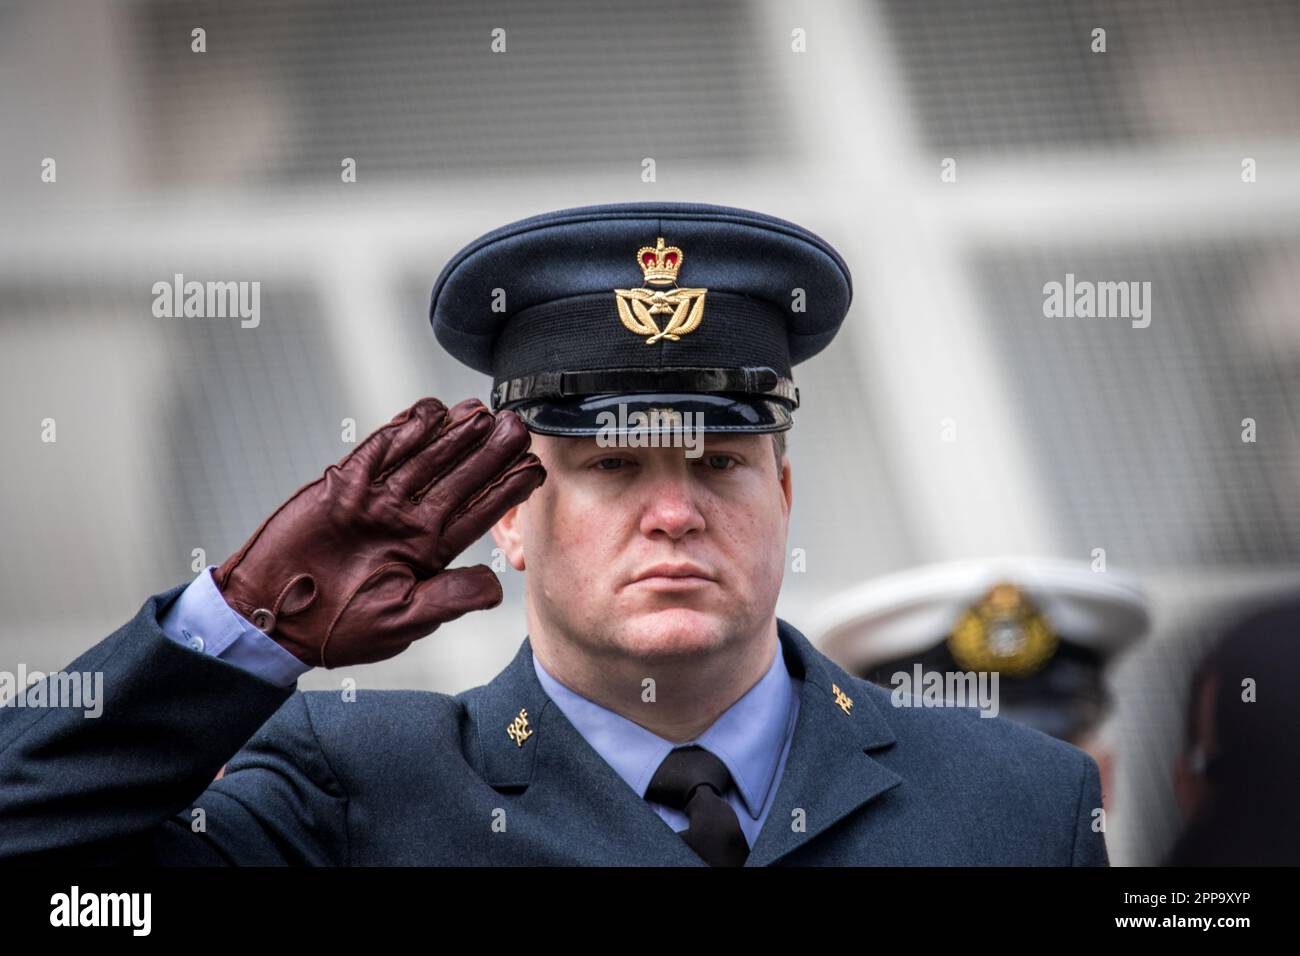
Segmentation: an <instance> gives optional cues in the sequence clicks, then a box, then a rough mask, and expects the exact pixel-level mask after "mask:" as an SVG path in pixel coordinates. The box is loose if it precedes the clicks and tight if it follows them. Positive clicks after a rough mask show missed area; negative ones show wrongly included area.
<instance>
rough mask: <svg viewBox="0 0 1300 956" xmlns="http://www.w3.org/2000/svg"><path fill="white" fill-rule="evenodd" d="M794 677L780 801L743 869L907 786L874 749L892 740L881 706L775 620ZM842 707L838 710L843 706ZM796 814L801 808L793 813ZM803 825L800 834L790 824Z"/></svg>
mask: <svg viewBox="0 0 1300 956" xmlns="http://www.w3.org/2000/svg"><path fill="white" fill-rule="evenodd" d="M777 634H778V636H779V637H780V638H781V646H782V649H783V653H784V654H785V657H786V664H787V666H788V667H789V668H790V672H791V673H792V674H795V675H797V676H802V677H803V689H802V693H801V696H800V698H799V716H798V718H797V720H796V721H795V729H794V739H793V740H792V741H791V743H790V753H789V755H788V756H787V757H786V764H785V770H784V771H783V772H782V774H781V783H780V785H779V787H778V789H777V794H776V799H775V801H774V802H773V804H772V809H771V811H770V812H769V814H768V817H767V820H766V821H765V822H764V824H763V829H762V831H761V832H760V833H759V836H758V839H757V840H756V841H755V843H754V848H753V850H752V851H751V852H750V854H749V858H748V859H747V860H746V861H745V865H746V866H767V865H769V864H771V863H774V862H776V861H777V860H779V859H780V858H781V857H783V856H785V855H787V854H789V853H791V852H792V851H794V850H796V849H798V848H799V847H800V846H802V845H804V844H805V843H807V842H808V841H809V840H811V839H812V838H813V837H815V836H817V834H819V833H821V832H823V831H824V830H826V829H827V828H829V827H831V826H832V825H834V824H835V823H836V822H837V821H839V820H840V819H842V818H843V817H845V816H846V815H847V814H849V813H852V812H853V811H854V810H856V809H858V807H861V806H862V805H863V804H865V803H867V802H869V801H870V800H873V799H875V798H876V797H878V796H879V795H880V794H882V793H884V792H885V791H887V790H889V789H890V788H891V787H894V786H897V785H898V784H899V783H900V782H902V778H901V777H900V776H898V774H896V773H894V772H893V771H892V770H889V769H888V768H887V767H885V766H884V765H883V764H881V763H879V762H877V761H876V760H874V759H873V758H872V757H871V756H870V755H869V752H870V751H875V750H880V749H881V748H884V747H888V746H890V745H892V744H893V743H894V742H895V738H894V734H893V732H892V731H891V730H890V729H889V725H888V724H887V723H886V722H885V719H884V717H882V716H881V714H880V712H879V710H877V708H876V705H875V704H874V703H873V702H872V701H871V700H870V699H869V698H867V696H866V695H865V694H857V695H856V699H853V700H852V703H849V702H848V700H846V699H844V697H842V696H840V695H837V694H836V692H835V691H836V688H838V689H839V691H840V692H841V693H842V694H844V695H849V696H850V697H852V696H853V688H852V685H851V681H850V679H849V678H848V675H847V674H845V673H844V672H843V671H840V670H839V668H838V667H836V666H835V665H834V664H832V663H831V662H830V661H829V660H828V659H827V658H826V657H825V656H823V655H822V654H821V653H820V652H819V651H818V650H817V649H816V648H814V647H813V646H812V644H811V643H810V642H809V641H808V639H807V638H806V637H804V636H803V635H802V634H800V633H799V631H798V630H796V629H795V628H794V627H793V626H791V625H790V624H788V623H786V622H785V621H782V620H780V619H778V620H777ZM840 702H842V703H843V706H841V703H840ZM796 811H800V812H799V813H798V815H796ZM800 819H801V820H802V823H803V827H802V829H798V828H796V827H794V826H793V825H792V824H793V823H794V822H795V821H796V820H800Z"/></svg>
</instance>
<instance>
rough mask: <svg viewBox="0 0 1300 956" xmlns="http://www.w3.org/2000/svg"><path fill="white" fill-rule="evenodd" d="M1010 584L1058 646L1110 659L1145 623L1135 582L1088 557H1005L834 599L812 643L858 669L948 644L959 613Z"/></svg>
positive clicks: (948, 565) (1144, 601)
mask: <svg viewBox="0 0 1300 956" xmlns="http://www.w3.org/2000/svg"><path fill="white" fill-rule="evenodd" d="M1004 583H1007V584H1014V585H1016V586H1017V587H1018V588H1019V589H1020V590H1021V591H1022V593H1024V595H1025V596H1026V597H1027V598H1028V599H1029V600H1030V601H1032V602H1033V603H1034V605H1035V606H1036V607H1037V608H1038V610H1039V611H1040V612H1041V613H1042V615H1043V616H1044V617H1045V618H1046V619H1047V621H1048V623H1049V625H1050V626H1051V628H1052V630H1053V631H1054V632H1055V633H1056V634H1058V635H1059V636H1060V637H1061V639H1062V640H1065V641H1069V642H1071V643H1074V644H1077V645H1080V646H1083V647H1086V648H1088V649H1090V650H1092V651H1094V652H1096V653H1097V654H1099V655H1100V656H1101V657H1102V658H1103V659H1109V658H1111V657H1113V656H1114V655H1116V654H1118V653H1120V652H1121V651H1123V650H1125V649H1126V648H1128V647H1130V646H1132V645H1133V644H1135V643H1136V642H1137V641H1138V640H1139V639H1141V637H1142V636H1143V635H1144V634H1145V633H1146V631H1147V629H1148V628H1149V626H1150V603H1149V601H1148V598H1147V595H1146V593H1145V591H1144V590H1143V588H1142V586H1141V584H1140V583H1139V582H1138V580H1137V578H1136V577H1134V576H1133V575H1131V574H1128V573H1125V572H1122V571H1111V570H1107V571H1094V570H1093V569H1092V566H1091V564H1090V563H1089V562H1087V561H1072V560H1067V559H1059V558H1042V557H1025V556H1016V557H1013V556H1006V557H996V558H981V559H974V560H963V561H952V562H945V563H942V564H930V565H925V566H922V567H918V568H911V569H908V570H906V571H901V572H898V573H895V574H889V575H885V576H883V577H878V578H873V579H872V580H870V581H866V582H864V583H863V584H861V585H858V586H857V587H854V588H852V589H850V590H848V591H846V592H844V593H842V594H840V595H838V596H836V597H834V598H832V599H830V600H829V601H828V602H827V603H826V604H825V605H824V607H823V608H822V610H821V612H820V613H819V614H818V615H816V616H815V617H814V619H813V620H812V621H811V622H810V624H809V628H808V634H809V637H810V638H811V639H812V640H813V642H814V643H816V644H817V646H818V647H819V648H820V649H821V650H822V651H823V653H825V654H826V655H827V656H829V657H831V658H833V659H834V660H836V661H837V662H838V663H839V664H840V665H841V666H843V667H845V668H847V669H849V670H854V671H856V672H858V673H864V672H865V671H867V670H868V669H870V668H871V667H873V666H875V665H877V664H880V663H883V662H885V661H891V660H896V659H898V658H902V657H906V656H909V655H912V654H917V653H920V652H922V651H924V650H926V649H927V648H930V647H933V646H934V645H936V644H938V643H941V642H942V641H944V640H945V639H946V638H947V636H948V635H949V634H950V633H951V632H952V630H953V628H954V626H956V624H957V623H958V621H959V620H960V618H961V616H962V614H963V613H964V612H965V611H966V610H968V609H969V608H970V607H972V606H973V605H975V604H976V603H978V602H979V601H980V600H981V599H982V598H983V597H984V596H985V595H987V594H988V592H989V591H990V589H992V588H993V587H994V586H995V585H997V584H1004Z"/></svg>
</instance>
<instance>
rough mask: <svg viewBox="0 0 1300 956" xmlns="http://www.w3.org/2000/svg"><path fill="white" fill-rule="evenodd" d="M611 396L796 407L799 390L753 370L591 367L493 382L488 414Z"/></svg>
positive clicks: (765, 370)
mask: <svg viewBox="0 0 1300 956" xmlns="http://www.w3.org/2000/svg"><path fill="white" fill-rule="evenodd" d="M614 392H741V393H744V394H747V395H757V396H760V397H763V398H779V399H783V400H784V401H786V402H788V403H789V404H790V407H791V408H792V409H794V408H798V407H799V389H798V388H797V387H796V386H795V384H794V382H793V381H791V380H790V379H788V378H785V377H783V376H781V375H780V374H778V373H777V371H776V370H775V369H772V368H768V367H767V366H761V367H758V368H693V367H676V368H673V367H670V368H593V369H577V370H574V371H568V372H539V373H537V374H536V375H521V376H519V377H518V378H512V379H508V380H506V381H504V382H498V383H497V384H496V385H494V386H493V387H492V410H493V411H494V412H495V411H496V410H497V409H499V408H501V407H503V406H505V405H509V404H514V403H515V402H521V401H525V400H528V399H539V398H566V397H575V396H586V395H602V394H608V393H614Z"/></svg>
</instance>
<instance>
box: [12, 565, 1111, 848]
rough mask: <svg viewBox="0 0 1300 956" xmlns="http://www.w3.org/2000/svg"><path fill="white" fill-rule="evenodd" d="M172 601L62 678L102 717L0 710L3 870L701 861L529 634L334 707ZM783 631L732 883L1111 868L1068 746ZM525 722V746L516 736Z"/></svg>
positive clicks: (1080, 767)
mask: <svg viewBox="0 0 1300 956" xmlns="http://www.w3.org/2000/svg"><path fill="white" fill-rule="evenodd" d="M183 587H184V585H181V586H178V587H176V588H174V589H172V590H169V591H165V592H162V593H160V594H155V595H153V596H152V597H150V598H149V599H148V600H147V601H146V602H145V603H144V606H143V607H141V609H140V611H139V612H138V613H137V614H136V615H135V617H134V618H133V619H132V620H131V621H129V622H128V623H127V624H125V625H124V626H123V627H121V628H120V629H118V630H117V631H116V632H114V633H113V634H111V635H110V636H109V637H107V638H105V639H104V640H103V641H101V642H99V643H98V644H96V645H95V646H94V647H92V648H91V649H90V650H88V651H87V652H86V653H85V654H83V655H82V656H81V657H79V658H78V659H77V660H76V661H74V662H73V663H72V664H71V665H69V667H67V668H65V672H67V673H71V672H95V671H100V672H102V673H103V675H104V678H103V681H104V683H103V695H104V705H103V713H102V714H101V716H99V717H88V716H86V715H85V713H84V712H83V711H82V710H77V709H70V708H52V707H50V708H37V707H31V708H19V707H15V706H6V707H0V860H6V861H18V862H29V861H42V862H87V863H158V864H172V865H177V864H178V865H221V864H245V865H247V864H251V865H275V864H315V865H334V866H339V865H350V864H351V865H375V864H380V865H385V864H388V865H432V866H464V865H470V866H474V865H498V864H521V865H539V864H540V865H547V864H559V865H574V864H577V865H597V866H602V865H604V866H659V865H670V866H703V865H705V863H704V861H703V860H701V859H700V858H699V857H698V856H696V855H695V853H694V852H693V851H692V850H691V849H690V847H689V846H687V844H686V843H685V841H684V840H683V839H682V838H681V836H679V835H678V834H677V833H675V832H674V831H673V830H672V828H671V827H669V826H668V825H667V824H666V823H665V822H664V820H663V819H661V818H660V816H659V815H657V814H656V813H655V812H654V810H653V809H652V808H651V806H650V805H649V804H647V803H646V802H645V801H644V800H643V799H641V798H640V797H638V796H637V794H636V792H635V791H634V790H633V789H632V788H631V787H630V786H629V785H628V784H627V783H626V782H625V781H624V780H623V779H622V778H621V777H620V776H619V775H618V774H617V773H616V772H615V771H614V770H613V768H611V767H610V766H609V764H607V763H606V762H605V761H604V760H603V759H602V758H601V757H600V756H599V755H598V754H597V753H596V752H595V750H593V749H592V747H591V746H590V745H589V744H588V743H587V741H586V740H585V739H584V738H583V737H582V736H581V735H580V734H579V733H578V732H577V731H576V730H575V728H574V727H573V725H572V724H571V723H569V721H568V720H567V718H566V717H565V716H564V714H563V713H561V711H560V709H559V708H558V707H557V706H556V705H555V704H554V702H552V701H551V700H550V698H549V697H548V696H547V695H546V693H545V691H544V690H543V688H542V686H541V684H540V682H539V681H538V679H537V674H536V672H535V670H534V668H533V664H532V649H531V647H530V646H529V642H528V639H527V638H525V639H524V642H523V644H522V645H521V646H520V649H519V652H518V653H517V654H516V655H515V657H514V660H512V661H511V663H510V664H509V666H507V667H506V668H505V670H503V671H502V672H501V673H500V674H498V675H497V677H496V678H495V679H493V680H492V681H491V682H490V683H488V684H486V685H484V686H481V687H475V688H473V689H471V690H467V691H464V692H463V693H460V694H456V695H455V696H449V695H447V694H439V693H431V692H424V691H375V690H359V691H357V692H356V699H355V700H345V699H344V698H343V695H342V694H340V693H338V692H327V691H306V692H303V691H297V690H295V689H294V688H292V687H287V688H285V687H278V686H276V685H274V684H271V683H269V682H267V681H265V680H263V679H262V678H260V677H258V676H255V675H253V674H251V673H249V672H248V671H245V670H243V669H241V668H239V667H236V666H233V665H231V664H228V663H226V662H224V661H222V660H219V659H217V658H214V657H210V656H205V655H203V654H199V653H195V652H194V651H192V650H190V649H189V648H187V647H184V646H182V645H180V644H178V643H176V642H175V641H173V640H170V639H169V638H168V637H167V636H166V635H165V634H164V633H163V631H162V630H161V628H160V627H159V623H158V613H159V609H160V608H165V607H166V606H167V605H168V604H169V603H170V602H171V601H172V600H173V599H174V598H175V597H176V596H177V595H178V594H179V593H180V591H181V590H182V589H183ZM778 636H779V638H780V641H781V647H782V651H783V654H784V659H785V661H786V664H787V666H788V668H789V670H790V673H791V674H793V675H796V676H799V677H802V678H803V684H802V691H801V693H802V696H801V698H800V705H799V711H798V718H797V722H796V725H795V730H794V737H793V741H792V743H791V745H790V753H789V757H788V761H787V764H786V767H785V771H784V773H783V775H782V777H781V781H780V784H779V787H778V790H777V794H776V798H775V803H774V804H773V806H772V809H771V812H770V814H769V815H768V817H767V820H766V822H765V823H764V826H763V829H762V831H761V833H760V834H759V836H758V838H757V840H756V841H755V842H754V845H753V848H752V850H751V852H750V855H749V858H748V860H747V862H746V865H747V866H767V865H772V864H778V865H791V866H796V865H867V864H871V865H887V866H897V865H943V866H948V865H956V866H968V865H1030V866H1044V865H1051V866H1090V865H1092V866H1095V865H1101V866H1104V865H1106V864H1107V862H1108V861H1107V856H1106V845H1105V840H1104V836H1103V833H1102V832H1100V827H1099V826H1097V825H1095V824H1094V820H1096V819H1097V818H1098V817H1100V816H1101V815H1100V813H1099V812H1098V811H1099V810H1100V807H1101V784H1100V778H1099V774H1098V768H1097V764H1096V762H1095V761H1094V760H1093V759H1092V758H1091V757H1089V756H1088V755H1087V754H1085V753H1084V752H1083V751H1081V750H1079V749H1078V748H1076V747H1073V746H1071V745H1069V744H1066V743H1063V742H1060V741H1058V740H1055V739H1053V738H1051V737H1048V736H1046V735H1044V734H1042V733H1039V732H1038V731H1035V730H1031V729H1028V728H1025V727H1022V726H1020V725H1017V724H1014V723H1012V722H1010V721H1008V720H1006V719H1004V718H1001V717H996V718H992V719H989V718H983V717H980V716H979V715H978V712H976V711H974V710H970V709H965V708H920V707H908V708H904V707H895V706H892V704H891V694H890V692H889V691H888V690H886V689H884V688H881V687H877V686H876V685H873V684H870V683H868V682H866V681H863V680H861V679H859V678H857V677H853V676H851V675H850V674H848V673H847V672H845V671H844V670H842V669H841V668H840V667H838V666H837V665H836V664H835V663H833V662H832V661H831V660H829V659H828V658H827V657H825V656H824V655H823V654H821V653H820V652H819V651H818V650H816V649H815V648H814V647H813V646H812V644H811V643H810V642H809V641H808V639H807V638H805V637H804V636H803V635H802V634H800V633H799V631H798V630H796V629H795V628H794V627H792V626H791V625H790V624H788V623H787V622H785V621H783V620H778ZM833 687H837V688H839V690H840V691H841V695H837V694H835V693H834V692H833V690H832V688H833ZM843 698H848V699H850V700H852V702H853V703H852V704H851V705H848V704H846V703H845V701H844V699H843ZM837 701H838V702H837ZM521 710H526V711H527V715H528V724H527V726H528V729H529V730H531V731H532V732H531V734H528V735H526V736H525V735H522V734H519V733H515V734H514V735H511V734H510V732H509V730H510V728H511V726H512V725H515V720H516V717H517V716H518V715H519V713H520V711H521ZM521 737H522V744H521V743H520V738H521ZM223 765H224V766H225V768H226V769H225V771H224V774H222V776H221V777H220V778H219V779H216V780H214V778H215V777H216V776H217V774H218V772H219V771H220V770H221V768H222V767H223Z"/></svg>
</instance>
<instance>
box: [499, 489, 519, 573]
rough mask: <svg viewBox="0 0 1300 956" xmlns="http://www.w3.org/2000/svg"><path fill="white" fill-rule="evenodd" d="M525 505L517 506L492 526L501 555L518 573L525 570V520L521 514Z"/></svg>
mask: <svg viewBox="0 0 1300 956" xmlns="http://www.w3.org/2000/svg"><path fill="white" fill-rule="evenodd" d="M522 508H523V504H517V505H515V506H514V507H513V508H511V509H510V510H509V511H507V512H506V513H505V514H503V515H502V516H501V517H500V518H498V519H497V523H496V524H494V525H493V526H492V540H493V541H495V542H496V543H497V547H498V548H500V549H501V553H502V554H504V555H505V556H506V560H507V561H509V562H510V566H511V567H512V568H514V569H515V570H516V571H522V570H523V569H524V529H523V523H524V519H523V516H522V515H521V513H520V509H522Z"/></svg>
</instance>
